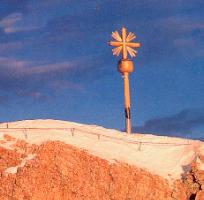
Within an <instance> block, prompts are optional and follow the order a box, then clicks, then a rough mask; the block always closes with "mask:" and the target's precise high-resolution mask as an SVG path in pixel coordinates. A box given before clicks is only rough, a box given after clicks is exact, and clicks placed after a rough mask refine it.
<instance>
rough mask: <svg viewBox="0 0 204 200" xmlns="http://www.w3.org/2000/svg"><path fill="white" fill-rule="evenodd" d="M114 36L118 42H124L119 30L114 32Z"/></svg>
mask: <svg viewBox="0 0 204 200" xmlns="http://www.w3.org/2000/svg"><path fill="white" fill-rule="evenodd" d="M112 37H113V39H115V40H116V41H118V42H122V38H121V37H120V35H119V33H118V31H115V32H112Z"/></svg>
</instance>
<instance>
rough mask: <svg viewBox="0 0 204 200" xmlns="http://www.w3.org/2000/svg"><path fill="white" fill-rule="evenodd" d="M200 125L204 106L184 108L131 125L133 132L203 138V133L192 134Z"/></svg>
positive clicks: (202, 119) (203, 124) (203, 120)
mask: <svg viewBox="0 0 204 200" xmlns="http://www.w3.org/2000/svg"><path fill="white" fill-rule="evenodd" d="M201 126H202V127H204V108H200V109H186V110H183V111H181V112H179V113H177V114H175V115H172V116H168V117H161V118H155V119H151V120H148V121H146V122H145V124H144V126H136V127H133V132H140V133H154V134H157V135H169V136H180V137H192V138H202V137H203V138H204V133H200V134H199V135H193V134H192V133H193V130H194V129H195V128H198V127H201Z"/></svg>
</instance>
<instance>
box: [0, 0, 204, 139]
mask: <svg viewBox="0 0 204 200" xmlns="http://www.w3.org/2000/svg"><path fill="white" fill-rule="evenodd" d="M203 19H204V3H203V1H202V0H171V1H167V0H164V1H163V0H146V1H139V0H126V1H123V0H117V1H116V0H93V1H92V0H90V1H85V0H1V1H0V102H1V104H0V105H1V106H0V114H1V115H0V120H1V121H14V120H22V119H37V118H54V119H62V120H69V121H75V122H80V123H87V124H98V125H102V126H105V127H107V128H116V129H123V128H124V113H123V82H122V78H121V75H120V74H119V73H118V72H117V68H116V66H117V61H118V60H119V58H116V57H113V56H112V52H111V47H109V46H108V45H107V41H109V40H110V39H111V32H112V31H114V30H120V29H121V27H122V26H125V27H127V30H128V31H131V32H134V33H135V34H136V36H137V38H136V41H138V42H140V43H141V45H142V46H141V48H140V49H138V55H137V57H136V58H135V59H134V65H135V71H134V73H132V74H131V75H130V84H131V114H132V124H133V127H134V130H135V131H140V132H147V133H157V134H162V135H175V136H182V137H193V138H201V137H204V20H203Z"/></svg>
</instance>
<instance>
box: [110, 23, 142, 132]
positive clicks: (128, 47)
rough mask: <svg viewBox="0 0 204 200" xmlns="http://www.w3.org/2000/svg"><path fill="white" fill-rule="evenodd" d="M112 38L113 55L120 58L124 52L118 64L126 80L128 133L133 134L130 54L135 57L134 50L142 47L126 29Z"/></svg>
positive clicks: (125, 98) (115, 33)
mask: <svg viewBox="0 0 204 200" xmlns="http://www.w3.org/2000/svg"><path fill="white" fill-rule="evenodd" d="M112 37H113V39H115V41H110V42H108V44H109V45H110V46H114V47H115V48H114V49H112V51H113V55H115V56H119V55H120V53H121V51H122V59H121V60H120V61H119V62H118V70H119V72H120V73H122V74H123V79H124V102H125V105H124V106H125V118H126V123H125V124H126V132H127V133H131V120H130V89H129V73H130V72H132V71H133V69H134V66H133V62H132V61H131V60H130V59H128V53H129V54H130V56H131V57H135V56H136V53H137V51H136V50H135V49H133V48H138V47H140V43H136V42H131V41H132V40H133V39H135V38H136V36H135V35H134V33H132V32H129V33H128V35H127V34H126V28H124V27H123V28H122V30H121V36H120V35H119V33H118V31H115V32H112Z"/></svg>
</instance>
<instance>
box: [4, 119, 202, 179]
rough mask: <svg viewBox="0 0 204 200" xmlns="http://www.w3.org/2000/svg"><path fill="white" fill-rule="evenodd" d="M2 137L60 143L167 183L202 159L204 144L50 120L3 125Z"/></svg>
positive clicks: (28, 141) (39, 142) (6, 145)
mask: <svg viewBox="0 0 204 200" xmlns="http://www.w3.org/2000/svg"><path fill="white" fill-rule="evenodd" d="M5 134H7V135H10V136H12V137H14V138H16V139H17V140H18V139H20V140H25V141H26V142H27V143H30V144H38V145H39V144H41V143H44V142H46V141H61V142H64V143H66V144H70V145H73V146H75V147H78V148H81V149H85V150H87V151H88V152H89V153H91V154H93V155H96V156H99V157H102V158H104V159H106V160H109V161H110V162H115V161H122V162H126V163H128V164H131V165H135V166H137V167H139V168H143V169H146V170H148V171H149V172H151V173H153V174H157V175H160V176H162V177H164V178H167V179H169V180H175V179H180V178H181V175H182V174H183V173H184V170H185V169H187V168H188V166H189V165H190V164H191V163H192V162H193V161H194V160H195V159H196V158H197V156H198V155H199V154H200V153H201V154H203V155H204V143H202V142H200V141H193V140H187V139H182V138H171V137H166V136H165V137H164V136H154V135H149V134H131V135H128V134H126V133H124V132H120V131H117V130H113V129H106V128H103V127H100V126H96V125H83V124H78V123H73V122H67V121H60V120H51V119H48V120H25V121H17V122H10V123H2V124H0V140H4V135H5ZM11 144H12V142H10V143H7V144H5V143H0V145H1V146H4V147H6V148H11V146H10V145H11Z"/></svg>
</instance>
